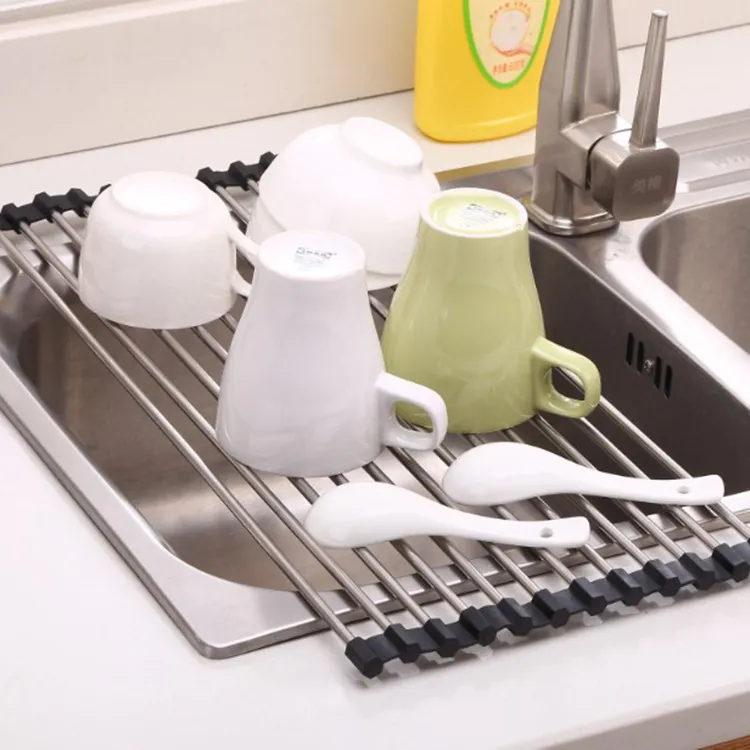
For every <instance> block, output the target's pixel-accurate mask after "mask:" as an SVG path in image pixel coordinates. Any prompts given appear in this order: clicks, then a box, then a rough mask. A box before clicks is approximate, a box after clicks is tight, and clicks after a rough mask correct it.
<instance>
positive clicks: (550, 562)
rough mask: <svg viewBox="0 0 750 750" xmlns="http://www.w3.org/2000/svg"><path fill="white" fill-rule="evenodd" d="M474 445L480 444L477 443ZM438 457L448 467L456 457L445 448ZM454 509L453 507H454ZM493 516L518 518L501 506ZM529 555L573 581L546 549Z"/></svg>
mask: <svg viewBox="0 0 750 750" xmlns="http://www.w3.org/2000/svg"><path fill="white" fill-rule="evenodd" d="M476 444H481V443H479V442H477V443H476ZM436 453H437V455H438V457H439V458H440V459H441V460H442V461H444V462H445V463H446V464H447V465H448V466H450V464H452V463H453V462H454V461H455V460H456V457H455V455H454V454H453V453H452V452H451V451H449V450H448V449H447V448H445V447H441V448H439V449H438V450H437V451H436ZM454 507H455V506H454ZM492 510H493V512H494V513H495V515H497V516H499V517H500V518H503V519H505V520H506V521H517V520H518V518H516V516H514V515H513V513H511V512H510V511H509V510H508V509H507V508H505V507H502V506H495V507H493V508H492ZM529 553H530V554H531V555H533V556H534V557H537V558H539V559H540V560H542V561H543V562H544V563H546V564H547V566H548V567H549V568H550V569H551V570H552V571H553V572H554V573H557V575H559V576H560V578H562V579H563V580H564V581H565V582H566V583H568V584H570V583H573V581H574V580H575V578H576V577H575V575H574V574H573V573H572V572H571V571H570V570H569V569H568V568H567V566H566V565H565V564H564V563H563V562H562V561H561V560H560V559H559V558H557V557H556V556H555V555H553V554H552V553H551V552H550V551H549V550H546V549H533V550H529Z"/></svg>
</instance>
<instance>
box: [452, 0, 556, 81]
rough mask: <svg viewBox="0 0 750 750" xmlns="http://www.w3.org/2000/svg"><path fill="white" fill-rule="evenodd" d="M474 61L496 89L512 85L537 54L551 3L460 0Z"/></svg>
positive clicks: (508, 0)
mask: <svg viewBox="0 0 750 750" xmlns="http://www.w3.org/2000/svg"><path fill="white" fill-rule="evenodd" d="M463 2H464V25H465V27H466V35H467V37H468V39H469V47H470V48H471V52H472V55H473V56H474V61H475V62H476V64H477V66H478V67H479V70H480V71H481V72H482V75H484V77H485V78H486V79H487V80H488V81H489V82H490V83H491V84H492V85H493V86H496V87H497V88H510V87H511V86H515V85H516V84H517V83H518V82H519V81H520V80H521V79H522V78H523V77H524V75H526V72H527V71H528V70H529V68H530V67H531V64H532V63H533V62H534V58H535V57H536V55H537V52H538V51H539V44H540V42H541V40H542V34H543V33H544V28H545V26H546V25H547V19H548V17H549V10H550V3H551V0H463Z"/></svg>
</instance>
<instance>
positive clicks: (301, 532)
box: [4, 227, 390, 629]
mask: <svg viewBox="0 0 750 750" xmlns="http://www.w3.org/2000/svg"><path fill="white" fill-rule="evenodd" d="M22 231H23V233H24V235H25V236H26V237H27V238H28V239H29V240H30V241H31V242H32V243H33V244H34V245H35V247H36V248H37V250H38V252H39V253H40V254H41V255H42V257H43V258H44V259H45V260H47V261H48V262H49V263H50V264H51V265H52V266H53V267H54V268H55V269H56V270H57V271H58V272H59V273H61V275H63V276H64V278H65V279H66V281H67V282H68V283H69V285H70V286H71V288H72V289H73V290H74V291H77V289H78V282H77V279H76V278H75V276H73V274H71V273H70V271H69V270H68V269H67V268H66V267H65V266H64V265H63V264H62V263H61V262H60V260H59V258H57V256H56V255H55V253H54V252H53V251H52V249H51V248H50V247H49V246H48V245H47V244H46V243H45V241H44V240H42V239H41V238H40V237H38V236H37V235H36V233H35V232H34V231H33V230H32V229H31V228H30V227H22ZM4 239H5V238H4ZM6 242H7V240H6ZM8 244H11V243H8ZM14 249H15V248H14ZM24 270H25V269H24ZM39 278H40V279H41V276H40V277H39ZM41 280H42V282H43V283H46V282H44V280H43V279H41ZM50 290H51V288H50ZM51 291H53V292H54V290H51ZM58 300H59V304H60V305H62V307H63V308H64V309H65V313H64V314H65V316H66V319H68V321H69V322H70V321H71V319H72V320H74V321H75V322H76V323H77V327H80V329H81V330H82V331H83V332H85V335H83V334H80V331H78V332H79V335H83V338H84V341H86V343H87V344H88V345H89V346H90V347H92V346H93V345H95V346H96V347H97V349H100V350H102V351H104V352H105V353H106V350H104V348H103V347H102V346H101V344H99V342H98V341H97V340H96V338H95V337H94V336H92V335H91V334H90V333H89V332H88V330H87V329H86V328H85V327H84V326H83V325H82V324H81V323H80V321H78V319H77V318H76V316H75V314H74V313H73V312H72V311H71V310H70V308H68V307H67V305H65V303H64V302H62V300H60V299H59V297H58ZM61 312H62V311H61ZM101 320H102V323H103V325H104V326H105V327H106V328H107V330H109V331H110V332H111V333H112V334H113V335H114V336H115V337H116V338H117V339H118V340H119V342H120V343H121V344H122V345H123V346H124V347H125V348H126V349H127V351H128V352H129V353H130V354H131V356H133V357H134V358H135V359H136V361H137V362H138V363H139V364H140V365H141V366H142V367H143V368H144V369H145V370H146V371H147V372H148V373H149V375H150V376H151V377H152V378H153V379H154V380H155V381H156V382H157V383H158V384H159V385H160V386H161V388H162V389H163V390H164V391H165V393H167V395H168V396H169V397H170V398H171V399H172V400H173V401H174V402H175V404H176V405H177V406H178V407H179V408H180V409H181V410H182V411H183V412H184V413H185V415H186V416H187V417H188V418H189V419H190V420H191V421H192V422H193V424H195V426H196V427H198V429H199V430H200V431H201V432H202V433H203V435H204V436H205V437H206V438H207V439H208V440H209V441H210V442H211V443H212V444H213V445H214V447H215V448H217V449H218V450H219V451H220V452H221V453H222V454H223V455H224V456H225V458H227V459H228V460H229V461H230V462H231V463H232V465H233V467H234V468H235V469H236V470H237V471H238V472H239V473H240V474H241V475H242V477H243V478H244V479H245V480H246V481H247V482H248V484H250V486H251V487H252V489H253V490H254V491H255V492H256V493H257V494H258V496H259V497H260V498H261V499H262V500H263V501H264V502H265V503H267V504H268V505H270V506H271V507H272V508H273V509H274V510H275V511H276V513H277V515H279V516H281V517H282V519H283V520H284V521H285V523H286V525H287V527H288V528H289V529H290V530H291V531H292V533H293V534H294V535H295V536H296V537H297V539H298V540H299V541H300V542H302V543H303V544H304V545H305V547H306V548H307V549H308V551H309V552H310V553H311V554H312V555H313V556H314V557H315V558H316V560H318V562H319V563H320V564H321V565H322V566H323V567H324V568H325V569H326V570H327V571H328V572H329V573H330V574H331V575H332V576H333V577H334V579H335V580H336V581H337V582H338V583H339V585H340V586H341V587H342V589H343V590H344V591H345V592H346V594H347V595H348V596H349V597H350V598H351V599H352V601H353V602H355V603H356V604H357V605H358V606H359V607H361V608H362V609H363V610H364V611H365V612H366V613H367V615H368V616H369V617H370V618H371V619H372V620H373V621H374V622H375V623H376V624H377V625H379V626H380V627H382V628H383V629H385V628H387V627H388V626H389V625H390V622H389V621H388V618H387V617H386V616H385V615H384V614H383V613H382V612H381V611H380V610H379V609H378V607H377V605H375V603H374V602H373V601H372V600H371V599H370V598H369V597H368V596H367V595H366V594H365V593H364V591H362V589H361V588H360V587H359V586H358V585H357V584H356V583H355V582H354V581H353V580H352V578H351V577H350V576H349V575H348V574H347V573H346V571H344V570H343V569H342V568H341V567H340V566H339V565H337V564H336V563H335V562H334V561H333V560H332V559H331V558H330V557H329V555H328V554H327V553H326V552H324V551H323V549H322V548H321V547H320V545H318V543H317V542H315V540H314V539H313V538H312V537H311V536H310V535H309V534H308V533H307V532H306V531H305V529H304V527H303V526H302V524H301V523H300V522H299V521H298V520H297V518H296V517H295V516H294V515H293V514H292V513H291V512H290V511H289V510H288V508H287V507H286V506H285V505H284V504H283V503H282V502H281V501H280V500H279V499H278V498H277V497H276V496H275V494H274V493H273V492H272V491H271V490H270V489H269V488H268V487H267V486H266V485H265V484H264V483H263V482H262V481H261V480H260V479H259V478H258V477H257V476H256V475H255V474H254V473H253V472H251V471H250V470H248V469H247V468H246V467H244V466H242V465H241V464H239V463H237V462H236V461H234V460H233V459H232V458H231V456H229V454H228V453H227V452H226V451H225V450H224V448H223V447H222V446H221V445H220V443H219V442H218V440H217V439H216V435H215V433H214V430H213V428H212V427H211V426H210V425H209V423H208V422H207V421H206V419H205V418H204V417H203V415H202V414H200V412H199V411H198V410H197V409H196V408H195V407H194V406H193V405H192V404H191V403H190V401H189V400H188V399H187V398H186V397H185V395H184V394H183V393H182V392H181V391H180V390H179V389H178V388H177V387H176V386H175V385H174V384H173V383H172V382H171V381H170V380H169V378H167V377H166V375H164V373H162V372H161V370H160V369H159V368H158V367H157V366H156V364H154V362H153V361H152V360H151V359H150V358H149V357H148V356H147V355H146V354H144V353H143V351H141V349H140V348H139V347H138V346H137V345H136V344H135V343H133V341H132V340H131V339H130V337H129V336H128V335H127V334H126V333H125V332H124V331H123V330H122V329H120V328H119V327H118V326H115V325H113V324H111V323H109V322H108V321H106V320H103V319H101ZM209 335H210V334H209ZM97 354H98V352H97ZM107 356H108V357H109V355H108V354H107ZM109 360H111V362H112V363H113V364H114V366H115V367H117V369H118V371H119V372H120V373H121V374H122V375H123V376H124V377H125V378H127V380H128V381H129V382H131V383H132V381H131V380H130V378H129V376H128V375H127V373H125V371H124V370H122V368H120V367H119V365H117V363H116V362H115V361H114V360H113V359H112V358H111V357H109ZM105 364H106V363H105ZM110 369H111V368H110ZM121 382H122V381H121ZM123 384H125V383H123ZM133 385H134V386H135V383H133ZM136 388H137V386H136ZM138 394H139V396H138V398H137V399H136V400H137V401H138V402H139V403H140V405H141V406H143V407H144V408H146V410H147V412H148V413H149V416H152V414H151V409H152V410H153V411H154V412H155V413H156V414H160V413H159V412H158V410H157V409H156V407H154V406H153V404H152V403H151V402H150V401H149V400H148V398H147V397H146V395H145V394H144V393H143V392H142V391H141V390H140V389H138ZM147 404H148V406H147ZM149 407H150V408H149ZM152 418H153V416H152ZM161 418H162V420H163V421H164V422H165V423H166V424H167V425H169V428H170V433H168V436H170V435H176V436H177V437H179V438H180V440H181V441H182V442H183V443H185V445H186V446H188V447H189V445H188V444H187V442H186V441H185V440H184V438H182V437H181V436H180V434H179V432H178V431H177V430H176V429H175V428H174V427H173V426H172V425H171V424H170V423H169V422H168V420H166V418H165V417H163V416H162V417H161ZM190 450H191V451H192V448H190ZM193 453H194V455H195V456H196V457H197V459H198V460H199V461H201V465H202V466H203V467H204V469H203V471H205V472H206V474H207V475H208V477H209V478H210V479H211V481H212V484H210V485H209V486H211V488H212V489H213V490H214V491H215V492H216V491H217V487H218V488H219V490H220V492H219V493H217V494H219V496H220V499H222V501H228V502H229V503H230V505H231V506H232V507H230V506H229V505H228V506H227V507H230V510H231V511H232V513H233V514H234V515H235V517H236V518H238V520H239V519H240V518H242V519H243V520H244V523H243V526H245V524H249V523H250V522H251V521H252V523H253V525H254V526H255V527H257V528H260V527H258V526H257V524H255V521H254V519H253V518H252V515H251V514H250V513H249V511H247V509H245V507H244V506H243V505H242V504H241V503H240V502H239V501H238V500H237V499H236V498H235V497H234V496H233V495H232V493H231V492H230V491H229V490H228V489H227V488H226V487H224V485H222V484H221V482H219V480H218V479H216V477H215V476H214V475H213V474H212V473H211V472H210V470H209V469H208V467H205V465H204V464H203V462H202V460H201V459H200V457H199V456H198V454H197V453H195V452H194V451H193ZM202 476H203V478H204V480H205V479H206V476H204V475H203V474H202ZM245 528H247V526H245Z"/></svg>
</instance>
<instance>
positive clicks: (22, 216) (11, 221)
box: [0, 151, 276, 232]
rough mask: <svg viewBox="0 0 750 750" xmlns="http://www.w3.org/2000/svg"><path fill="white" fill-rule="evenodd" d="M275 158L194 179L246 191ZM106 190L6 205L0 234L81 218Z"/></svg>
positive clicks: (208, 171)
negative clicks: (69, 216)
mask: <svg viewBox="0 0 750 750" xmlns="http://www.w3.org/2000/svg"><path fill="white" fill-rule="evenodd" d="M275 158H276V155H275V154H273V153H271V152H270V151H269V152H266V153H265V154H263V155H262V156H261V157H260V159H259V160H258V162H257V163H255V164H245V163H244V162H242V161H235V162H232V163H231V164H230V165H229V167H228V168H227V169H226V170H225V171H217V170H215V169H210V168H209V167H204V168H203V169H201V170H199V171H198V174H197V175H196V178H197V179H198V180H200V181H201V182H202V183H203V184H204V185H206V186H207V187H209V188H211V190H214V191H215V190H216V189H217V188H220V187H221V188H232V187H237V188H242V189H243V190H247V189H248V186H249V185H250V184H251V183H253V182H255V183H257V182H258V180H260V178H261V177H262V176H263V173H264V172H265V171H266V169H268V167H269V165H270V164H271V162H272V161H273V160H274V159H275ZM107 187H109V185H103V186H102V187H101V188H100V190H99V192H98V193H97V194H96V195H89V194H88V193H86V192H85V191H84V190H81V189H80V188H71V189H70V190H68V192H67V193H62V194H60V195H49V194H47V193H37V195H35V196H34V200H33V201H31V203H26V204H24V205H22V206H17V205H16V204H15V203H7V204H6V205H4V206H3V207H2V209H0V231H3V232H7V231H18V229H19V227H20V226H21V225H22V224H26V225H29V226H31V225H32V224H36V223H37V222H40V221H52V220H53V216H54V215H55V214H56V213H57V214H62V215H64V214H66V213H69V212H73V213H75V214H77V215H78V216H82V217H83V216H85V215H86V212H87V211H88V209H89V208H91V206H92V205H93V204H94V201H95V200H96V199H97V197H98V196H99V195H100V194H101V192H102V191H103V190H105V189H106V188H107Z"/></svg>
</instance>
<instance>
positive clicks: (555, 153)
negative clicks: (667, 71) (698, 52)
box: [528, 0, 680, 236]
mask: <svg viewBox="0 0 750 750" xmlns="http://www.w3.org/2000/svg"><path fill="white" fill-rule="evenodd" d="M666 41H667V14H666V13H664V12H662V11H654V12H653V14H652V16H651V26H650V28H649V34H648V41H647V44H646V52H645V57H644V61H643V71H642V73H641V81H640V87H639V91H638V98H637V101H636V108H635V116H634V118H633V124H632V125H631V124H630V123H628V122H627V121H625V120H624V119H622V118H621V117H620V114H619V109H620V72H619V67H618V63H617V43H616V39H615V30H614V12H613V9H612V0H562V2H561V3H560V10H559V12H558V16H557V22H556V25H555V29H554V32H553V35H552V41H551V43H550V48H549V52H548V54H547V61H546V63H545V67H544V73H543V75H542V83H541V88H540V92H539V121H538V125H537V131H536V139H537V140H536V156H535V162H534V167H535V168H534V188H533V192H532V196H531V201H530V203H529V207H528V208H529V217H530V219H531V220H532V221H533V222H534V223H535V224H537V225H538V226H539V227H541V228H542V229H544V230H546V231H547V232H550V233H552V234H557V235H566V236H575V235H581V234H589V233H591V232H598V231H601V230H604V229H608V228H610V227H613V226H615V225H617V224H618V222H620V221H629V220H633V219H641V218H645V217H647V216H657V215H658V214H661V213H663V212H664V211H666V209H667V208H669V206H670V205H671V204H672V201H673V200H674V197H675V192H676V189H677V174H678V171H679V165H680V157H679V155H678V154H677V152H676V151H675V150H674V149H673V148H671V147H670V146H668V145H667V144H666V143H664V142H663V141H660V140H659V139H658V138H657V123H658V119H659V104H660V99H661V83H662V74H663V70H664V53H665V48H666Z"/></svg>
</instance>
